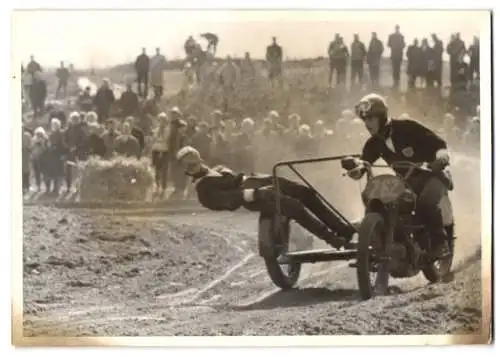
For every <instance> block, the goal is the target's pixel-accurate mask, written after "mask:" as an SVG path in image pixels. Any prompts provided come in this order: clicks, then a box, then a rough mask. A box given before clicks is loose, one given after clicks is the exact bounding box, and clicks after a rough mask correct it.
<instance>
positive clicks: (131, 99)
mask: <svg viewBox="0 0 500 357" xmlns="http://www.w3.org/2000/svg"><path fill="white" fill-rule="evenodd" d="M118 103H119V105H120V112H121V115H122V116H123V117H128V116H131V115H137V114H138V112H139V97H138V96H137V94H136V93H135V92H134V91H133V90H132V83H127V88H126V90H125V91H124V92H123V93H122V94H121V96H120V99H119V100H118Z"/></svg>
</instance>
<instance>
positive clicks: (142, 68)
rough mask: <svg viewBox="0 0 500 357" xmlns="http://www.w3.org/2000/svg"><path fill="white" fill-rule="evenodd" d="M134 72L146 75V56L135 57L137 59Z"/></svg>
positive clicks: (147, 62)
mask: <svg viewBox="0 0 500 357" xmlns="http://www.w3.org/2000/svg"><path fill="white" fill-rule="evenodd" d="M134 67H135V71H136V72H137V73H141V74H142V73H148V72H149V57H148V55H146V54H144V53H142V54H140V55H139V56H137V59H136V60H135V64H134Z"/></svg>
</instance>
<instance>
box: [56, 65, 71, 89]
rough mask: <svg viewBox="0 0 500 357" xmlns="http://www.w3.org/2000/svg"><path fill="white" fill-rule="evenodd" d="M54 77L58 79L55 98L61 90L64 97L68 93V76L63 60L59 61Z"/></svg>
mask: <svg viewBox="0 0 500 357" xmlns="http://www.w3.org/2000/svg"><path fill="white" fill-rule="evenodd" d="M56 77H57V80H58V84H57V90H56V98H57V97H59V92H60V91H61V90H62V91H63V93H64V97H65V98H66V96H67V94H68V81H69V77H70V73H69V70H68V69H67V68H66V67H64V62H63V61H61V66H60V67H59V68H58V69H57V72H56Z"/></svg>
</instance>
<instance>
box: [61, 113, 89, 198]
mask: <svg viewBox="0 0 500 357" xmlns="http://www.w3.org/2000/svg"><path fill="white" fill-rule="evenodd" d="M63 139H64V144H65V148H66V160H65V161H66V162H68V161H69V162H72V163H76V162H77V159H81V158H83V157H84V146H85V141H86V135H85V131H84V129H83V126H82V124H81V123H80V115H79V114H78V112H73V113H71V114H70V115H69V120H68V127H67V128H66V130H64V132H63ZM65 173H66V188H67V191H68V192H69V191H71V187H72V184H73V169H72V165H71V164H69V165H68V164H66V165H65Z"/></svg>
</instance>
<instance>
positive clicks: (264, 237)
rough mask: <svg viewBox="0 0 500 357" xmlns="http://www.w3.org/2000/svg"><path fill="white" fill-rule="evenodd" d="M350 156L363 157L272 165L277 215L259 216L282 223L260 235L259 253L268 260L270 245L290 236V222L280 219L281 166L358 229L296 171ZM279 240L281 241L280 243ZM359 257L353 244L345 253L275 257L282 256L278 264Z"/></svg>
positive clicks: (322, 251)
mask: <svg viewBox="0 0 500 357" xmlns="http://www.w3.org/2000/svg"><path fill="white" fill-rule="evenodd" d="M347 156H350V157H355V158H358V157H360V155H359V154H352V155H349V154H345V155H339V156H324V157H316V158H311V159H302V160H288V161H280V162H278V163H276V164H275V165H274V166H273V169H272V175H273V177H274V181H275V185H274V189H275V191H276V197H277V199H276V208H275V212H274V217H269V216H264V215H261V217H260V220H259V221H260V222H262V221H265V220H271V221H272V220H274V222H276V221H280V224H279V227H275V226H274V227H273V228H272V229H270V231H269V232H268V233H267V234H266V233H264V234H262V232H261V234H259V253H260V255H261V256H263V257H265V256H266V255H268V254H269V252H270V251H273V250H274V248H271V247H270V246H269V245H270V244H272V245H273V246H279V245H280V244H282V242H284V238H286V239H288V238H289V237H286V235H288V234H289V230H288V229H287V228H289V226H288V224H289V221H287V222H286V223H285V224H283V222H281V220H279V218H280V217H283V216H282V214H281V212H282V210H281V199H280V197H281V195H280V194H279V192H280V184H279V180H277V178H278V177H279V176H278V169H279V168H282V167H288V168H289V169H290V170H291V171H292V172H293V173H294V174H295V175H296V176H297V177H298V178H299V179H300V181H301V182H302V183H303V184H305V185H306V186H307V187H309V188H310V189H311V190H313V191H314V193H315V194H316V195H317V196H318V197H319V198H320V200H321V201H323V202H324V203H325V205H326V206H327V207H328V208H329V209H331V210H332V211H333V212H334V213H335V214H336V215H337V216H338V217H339V218H340V219H341V220H342V221H343V222H344V223H346V224H347V225H349V226H350V227H352V228H353V229H354V230H356V228H355V227H354V226H353V224H352V223H351V222H350V221H349V220H348V219H347V218H346V217H345V216H344V215H342V214H341V213H340V212H339V211H338V210H337V209H336V208H335V207H334V206H333V205H332V204H331V203H330V202H329V201H328V200H327V199H326V198H325V197H324V196H323V195H322V194H321V193H320V192H318V190H316V188H314V186H313V185H312V184H311V183H310V182H309V180H307V178H305V177H304V175H302V174H301V173H300V172H299V171H298V170H297V168H296V166H298V165H303V164H309V163H320V162H333V161H340V160H342V159H343V158H345V157H347ZM323 223H325V224H326V225H328V222H323ZM278 239H279V241H278ZM356 254H357V249H356V246H355V244H350V245H349V247H348V249H344V250H337V249H333V248H331V249H316V250H305V251H294V252H290V253H288V252H287V253H285V254H276V255H280V256H279V257H278V258H277V260H278V261H279V263H280V264H290V263H316V262H325V261H339V260H352V259H356Z"/></svg>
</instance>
